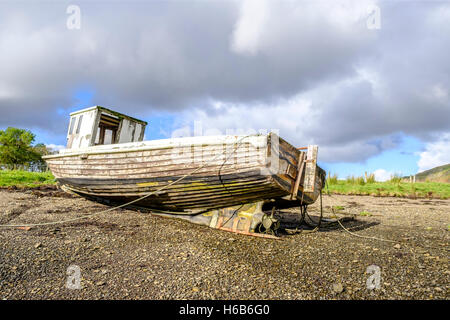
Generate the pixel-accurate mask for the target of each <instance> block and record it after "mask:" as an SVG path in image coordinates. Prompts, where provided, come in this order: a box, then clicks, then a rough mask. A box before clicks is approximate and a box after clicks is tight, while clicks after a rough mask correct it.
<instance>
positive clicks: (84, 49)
mask: <svg viewBox="0 0 450 320" xmlns="http://www.w3.org/2000/svg"><path fill="white" fill-rule="evenodd" d="M372 3H373V1H341V2H335V1H321V2H313V1H303V2H296V1H244V2H240V1H168V2H160V1H157V2H149V3H146V2H144V1H137V2H131V3H127V4H126V5H125V4H122V3H120V2H118V1H111V2H108V1H104V2H102V1H100V2H95V3H89V2H84V1H80V2H79V3H78V5H79V6H80V9H81V14H82V20H81V29H80V30H68V29H67V28H66V19H67V17H68V15H67V14H66V8H67V5H68V4H69V3H65V4H59V3H56V2H55V3H54V2H50V3H47V2H46V3H40V2H37V3H34V4H33V5H30V4H24V3H22V4H19V5H17V4H15V3H13V2H5V3H2V4H1V5H0V111H1V117H0V126H7V125H10V124H14V125H22V126H38V127H42V128H43V129H47V130H50V131H52V132H56V133H58V134H64V132H65V129H66V128H65V125H66V123H65V121H61V117H63V116H64V115H62V114H60V113H57V112H56V111H57V110H64V109H67V110H68V109H69V108H71V107H73V106H75V105H76V102H77V100H76V98H75V94H74V93H75V92H76V90H78V89H79V88H82V87H86V86H88V87H90V88H93V90H94V91H95V96H94V103H95V104H99V105H105V106H111V107H114V108H115V109H117V110H119V111H123V112H128V113H133V114H136V115H145V114H149V113H150V111H155V110H164V111H169V112H173V113H175V114H179V115H180V116H181V117H183V118H185V119H187V120H204V122H207V123H208V124H209V125H214V126H216V127H217V128H219V129H225V128H229V127H233V126H236V127H239V126H240V125H242V126H243V125H247V126H252V127H253V128H255V129H259V128H279V129H280V130H281V133H282V135H283V134H284V135H286V136H288V137H289V138H290V139H292V140H293V143H297V144H304V143H309V142H315V143H319V144H321V145H322V146H323V148H324V154H325V155H327V154H328V156H326V157H327V158H329V159H330V160H331V159H332V160H349V161H358V160H363V159H366V158H367V157H370V156H372V155H375V154H377V153H379V152H381V151H383V150H386V149H389V148H393V147H395V145H396V144H397V143H398V139H397V138H396V137H397V134H398V132H405V133H407V134H410V135H416V136H420V137H422V138H424V139H425V138H427V139H431V140H432V138H431V137H434V136H435V135H434V133H436V132H445V131H448V130H449V124H448V119H449V118H450V102H449V101H450V97H449V88H450V80H449V79H450V63H449V60H448V58H447V53H448V52H449V49H450V38H449V34H450V26H449V24H450V13H449V12H450V9H449V4H448V3H447V2H431V3H427V2H404V1H401V2H400V1H399V2H384V1H383V2H380V3H379V4H378V5H379V7H380V9H381V18H382V20H381V29H379V30H370V29H368V28H367V25H366V20H367V8H368V7H369V6H370V5H371V4H372ZM217 104H222V105H223V106H224V107H222V108H217ZM248 110H252V111H253V112H252V113H250V112H248ZM274 110H276V112H277V113H276V114H274V113H273V112H274ZM307 111H308V112H307ZM242 119H245V120H246V121H245V123H241V121H242ZM242 126H241V127H242ZM305 141H306V142H305ZM377 141H378V142H379V141H384V142H383V143H378V142H377ZM327 150H328V151H327Z"/></svg>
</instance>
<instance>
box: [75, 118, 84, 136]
mask: <svg viewBox="0 0 450 320" xmlns="http://www.w3.org/2000/svg"><path fill="white" fill-rule="evenodd" d="M81 121H83V115H81V116H80V118H79V119H78V125H77V132H76V133H77V134H78V133H80V129H81Z"/></svg>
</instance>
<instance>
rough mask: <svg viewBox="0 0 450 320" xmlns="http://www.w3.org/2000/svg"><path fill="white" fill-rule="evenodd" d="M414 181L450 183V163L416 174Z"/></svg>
mask: <svg viewBox="0 0 450 320" xmlns="http://www.w3.org/2000/svg"><path fill="white" fill-rule="evenodd" d="M416 181H432V182H446V183H450V163H449V164H445V165H443V166H439V167H436V168H433V169H430V170H426V171H423V172H420V173H418V174H416Z"/></svg>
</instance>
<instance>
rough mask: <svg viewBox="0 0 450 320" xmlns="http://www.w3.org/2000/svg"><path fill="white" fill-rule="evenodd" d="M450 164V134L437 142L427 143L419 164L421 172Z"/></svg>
mask: <svg viewBox="0 0 450 320" xmlns="http://www.w3.org/2000/svg"><path fill="white" fill-rule="evenodd" d="M448 163H450V132H447V133H444V134H443V135H442V136H441V138H440V139H439V140H437V141H435V142H430V143H427V144H426V146H425V151H423V152H421V153H420V159H419V161H418V162H417V165H418V166H419V172H422V171H425V170H428V169H432V168H434V167H438V166H442V165H444V164H448Z"/></svg>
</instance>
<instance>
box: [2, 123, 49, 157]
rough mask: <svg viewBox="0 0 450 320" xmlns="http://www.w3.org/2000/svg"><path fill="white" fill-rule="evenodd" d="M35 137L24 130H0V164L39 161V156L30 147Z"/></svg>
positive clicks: (9, 128) (11, 128) (10, 128)
mask: <svg viewBox="0 0 450 320" xmlns="http://www.w3.org/2000/svg"><path fill="white" fill-rule="evenodd" d="M34 137H35V135H34V134H33V133H32V132H31V131H29V130H25V129H18V128H13V127H8V128H7V129H6V130H0V163H4V164H7V165H18V164H22V165H23V164H26V163H29V162H35V161H39V160H40V159H41V155H40V154H39V153H38V152H37V150H36V149H35V148H34V147H33V146H32V143H33V142H34Z"/></svg>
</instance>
